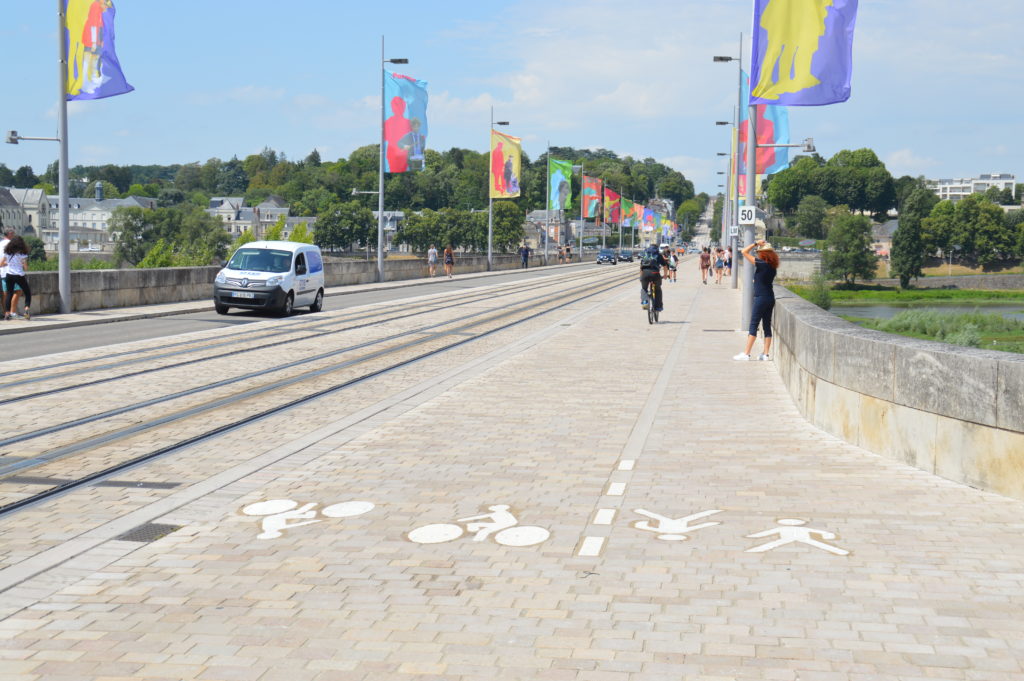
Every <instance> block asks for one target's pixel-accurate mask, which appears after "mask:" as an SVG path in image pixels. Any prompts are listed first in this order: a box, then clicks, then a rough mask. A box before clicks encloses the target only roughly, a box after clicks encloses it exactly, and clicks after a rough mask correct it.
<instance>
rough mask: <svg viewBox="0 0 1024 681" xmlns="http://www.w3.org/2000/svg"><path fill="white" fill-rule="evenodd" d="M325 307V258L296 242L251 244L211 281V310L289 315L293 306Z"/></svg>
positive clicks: (238, 253)
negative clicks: (244, 310) (269, 311)
mask: <svg viewBox="0 0 1024 681" xmlns="http://www.w3.org/2000/svg"><path fill="white" fill-rule="evenodd" d="M307 305H308V306H309V309H310V311H311V312H319V311H320V310H322V309H323V306H324V259H323V256H322V255H321V254H320V248H319V247H318V246H314V245H313V244H300V243H297V242H295V241H253V242H251V243H247V244H245V245H244V246H242V247H241V248H239V249H238V250H237V251H235V253H234V255H232V256H231V260H229V261H228V264H227V266H226V267H225V268H224V269H222V270H221V271H220V272H218V273H217V277H216V278H215V279H214V280H213V307H214V309H216V310H217V313H218V314H227V313H228V308H232V307H240V308H244V309H247V310H272V311H275V312H278V313H279V314H281V315H283V316H288V315H290V314H291V313H292V310H293V309H294V308H296V307H304V306H307Z"/></svg>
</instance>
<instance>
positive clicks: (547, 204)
mask: <svg viewBox="0 0 1024 681" xmlns="http://www.w3.org/2000/svg"><path fill="white" fill-rule="evenodd" d="M547 163H548V173H547V176H546V177H545V180H544V211H545V212H544V264H545V265H547V264H548V238H549V237H550V236H551V140H548V151H547Z"/></svg>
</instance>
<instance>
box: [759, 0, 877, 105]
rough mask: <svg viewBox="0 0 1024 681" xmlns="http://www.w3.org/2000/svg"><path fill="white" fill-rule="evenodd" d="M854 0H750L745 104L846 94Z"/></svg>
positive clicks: (818, 101)
mask: <svg viewBox="0 0 1024 681" xmlns="http://www.w3.org/2000/svg"><path fill="white" fill-rule="evenodd" d="M856 19H857V0H754V40H753V46H752V48H751V64H752V65H753V68H752V69H751V76H752V82H753V83H754V84H755V85H754V87H753V90H752V91H751V93H750V104H752V105H753V104H778V105H781V106H821V105H824V104H835V103H837V102H845V101H846V100H847V99H849V98H850V79H851V77H852V73H853V28H854V24H855V23H856Z"/></svg>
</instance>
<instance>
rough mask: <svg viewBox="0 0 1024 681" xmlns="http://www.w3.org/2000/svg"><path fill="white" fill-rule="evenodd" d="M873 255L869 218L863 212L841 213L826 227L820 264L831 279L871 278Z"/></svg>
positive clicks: (873, 264) (873, 268) (853, 280)
mask: <svg viewBox="0 0 1024 681" xmlns="http://www.w3.org/2000/svg"><path fill="white" fill-rule="evenodd" d="M876 260H877V258H876V256H875V254H874V253H873V252H872V250H871V220H869V219H868V218H866V217H864V216H863V215H851V214H846V215H841V216H839V217H837V219H836V220H835V222H834V223H833V225H832V228H831V229H830V230H829V235H828V250H826V251H825V252H824V253H823V254H822V267H823V268H824V270H825V273H826V275H827V276H829V277H830V278H832V279H843V280H844V281H845V282H847V283H851V284H852V283H854V282H856V280H857V278H858V277H859V278H861V279H874V277H875V263H876Z"/></svg>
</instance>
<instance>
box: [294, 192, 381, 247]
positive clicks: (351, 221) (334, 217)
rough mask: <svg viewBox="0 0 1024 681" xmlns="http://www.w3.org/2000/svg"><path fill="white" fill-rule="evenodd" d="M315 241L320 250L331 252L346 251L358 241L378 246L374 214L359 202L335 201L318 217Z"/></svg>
mask: <svg viewBox="0 0 1024 681" xmlns="http://www.w3.org/2000/svg"><path fill="white" fill-rule="evenodd" d="M399 236H401V234H400V235H399ZM314 240H315V242H316V245H317V246H319V247H320V248H322V249H324V250H331V251H333V250H336V249H342V250H344V249H346V248H348V247H349V246H351V245H352V244H353V243H354V242H357V241H359V242H363V243H364V244H366V245H370V244H373V245H376V243H377V230H376V220H375V218H374V217H373V212H372V211H371V210H370V209H369V208H367V207H365V206H363V205H361V204H360V203H359V202H358V201H347V202H345V203H342V202H340V201H335V202H334V203H332V204H330V205H329V206H328V207H327V209H326V210H325V211H324V212H322V213H320V214H319V215H317V218H316V233H315V234H314Z"/></svg>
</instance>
